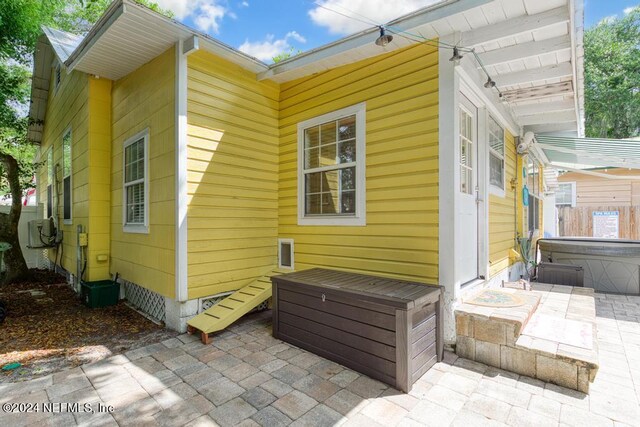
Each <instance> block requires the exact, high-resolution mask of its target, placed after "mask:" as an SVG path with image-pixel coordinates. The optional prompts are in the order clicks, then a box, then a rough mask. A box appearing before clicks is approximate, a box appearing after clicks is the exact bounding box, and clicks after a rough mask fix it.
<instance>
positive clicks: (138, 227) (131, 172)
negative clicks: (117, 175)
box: [122, 130, 149, 233]
mask: <svg viewBox="0 0 640 427" xmlns="http://www.w3.org/2000/svg"><path fill="white" fill-rule="evenodd" d="M148 146H149V131H148V130H145V131H143V132H141V133H139V134H137V135H135V136H134V137H132V138H129V139H128V140H126V141H125V143H124V147H123V151H124V153H123V174H122V177H123V187H122V188H123V190H122V193H123V207H124V209H123V222H124V230H125V231H129V232H133V233H146V232H148V231H149V224H148V216H149V212H148V206H149V203H148V191H149V188H148V178H149V177H148V173H147V155H148V154H147V152H148Z"/></svg>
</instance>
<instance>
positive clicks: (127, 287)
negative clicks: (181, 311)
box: [120, 279, 165, 322]
mask: <svg viewBox="0 0 640 427" xmlns="http://www.w3.org/2000/svg"><path fill="white" fill-rule="evenodd" d="M120 281H121V283H123V284H124V297H125V298H126V299H127V301H128V302H129V304H131V305H132V306H134V307H135V308H137V309H138V310H140V311H142V312H143V313H146V314H147V315H149V316H150V317H152V318H153V319H155V320H157V321H159V322H164V321H165V307H164V297H163V296H162V295H160V294H157V293H155V292H153V291H150V290H149V289H147V288H143V287H142V286H139V285H136V284H135V283H131V282H127V281H126V280H122V279H120Z"/></svg>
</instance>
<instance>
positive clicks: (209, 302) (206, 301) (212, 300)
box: [198, 291, 233, 313]
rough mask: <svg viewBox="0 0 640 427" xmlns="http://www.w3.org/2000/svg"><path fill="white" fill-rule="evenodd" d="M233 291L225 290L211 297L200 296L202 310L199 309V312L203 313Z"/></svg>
mask: <svg viewBox="0 0 640 427" xmlns="http://www.w3.org/2000/svg"><path fill="white" fill-rule="evenodd" d="M232 293H233V291H231V292H223V293H221V294H216V295H212V296H210V297H206V298H200V304H199V306H200V310H199V311H198V313H202V312H203V311H205V310H208V309H210V308H211V307H213V306H214V305H216V304H217V303H219V302H220V301H222V300H223V299H225V298H226V297H228V296H229V295H231V294H232Z"/></svg>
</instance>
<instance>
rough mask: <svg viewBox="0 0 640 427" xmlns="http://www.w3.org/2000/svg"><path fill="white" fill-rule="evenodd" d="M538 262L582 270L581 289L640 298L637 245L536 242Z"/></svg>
mask: <svg viewBox="0 0 640 427" xmlns="http://www.w3.org/2000/svg"><path fill="white" fill-rule="evenodd" d="M538 245H539V248H540V255H541V261H542V262H543V263H558V264H566V265H572V266H578V267H581V268H582V269H583V270H584V286H585V287H586V288H592V289H594V290H596V291H600V292H613V293H619V294H627V295H639V294H640V241H638V240H615V239H593V238H579V237H561V238H553V239H540V240H538Z"/></svg>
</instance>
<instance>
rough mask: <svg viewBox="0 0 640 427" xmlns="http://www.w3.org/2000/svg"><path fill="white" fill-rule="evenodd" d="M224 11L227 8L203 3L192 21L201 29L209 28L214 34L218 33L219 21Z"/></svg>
mask: <svg viewBox="0 0 640 427" xmlns="http://www.w3.org/2000/svg"><path fill="white" fill-rule="evenodd" d="M226 12H227V10H226V9H225V8H224V7H222V6H220V5H218V4H215V3H212V4H203V5H202V6H200V9H199V11H198V14H197V15H196V17H195V18H194V19H193V23H194V24H196V28H198V29H199V30H201V31H204V32H209V30H211V31H213V32H214V33H215V34H218V32H219V31H220V21H221V20H222V18H224V15H225V13H226Z"/></svg>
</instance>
